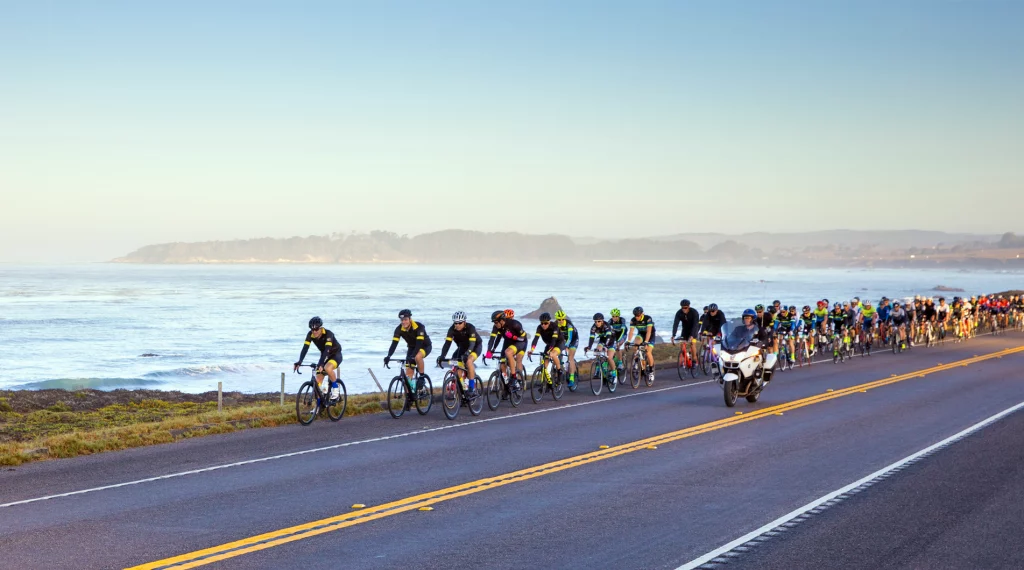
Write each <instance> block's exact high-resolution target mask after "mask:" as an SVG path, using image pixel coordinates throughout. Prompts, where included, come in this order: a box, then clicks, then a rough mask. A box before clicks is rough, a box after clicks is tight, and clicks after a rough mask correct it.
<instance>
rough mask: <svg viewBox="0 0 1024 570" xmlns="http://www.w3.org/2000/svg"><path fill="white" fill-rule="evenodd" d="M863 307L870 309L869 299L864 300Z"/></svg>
mask: <svg viewBox="0 0 1024 570" xmlns="http://www.w3.org/2000/svg"><path fill="white" fill-rule="evenodd" d="M864 306H865V307H870V306H871V300H870V299H864Z"/></svg>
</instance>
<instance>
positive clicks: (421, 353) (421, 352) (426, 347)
mask: <svg viewBox="0 0 1024 570" xmlns="http://www.w3.org/2000/svg"><path fill="white" fill-rule="evenodd" d="M417 345H418V350H417V351H416V370H417V371H418V372H419V373H420V374H423V372H424V370H425V364H424V361H425V360H426V359H427V355H428V354H430V350H431V346H430V343H429V342H422V343H417Z"/></svg>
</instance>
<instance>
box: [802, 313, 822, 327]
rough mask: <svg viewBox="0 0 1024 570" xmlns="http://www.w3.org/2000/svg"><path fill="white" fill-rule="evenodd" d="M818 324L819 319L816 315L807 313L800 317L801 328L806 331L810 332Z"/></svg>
mask: <svg viewBox="0 0 1024 570" xmlns="http://www.w3.org/2000/svg"><path fill="white" fill-rule="evenodd" d="M817 322H818V319H817V317H815V316H814V314H813V313H811V312H806V313H803V314H801V315H800V326H801V327H803V329H804V330H808V331H809V330H811V329H813V328H814V325H815V324H816V323H817Z"/></svg>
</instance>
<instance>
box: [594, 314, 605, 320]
mask: <svg viewBox="0 0 1024 570" xmlns="http://www.w3.org/2000/svg"><path fill="white" fill-rule="evenodd" d="M594 320H595V321H603V320H604V313H594Z"/></svg>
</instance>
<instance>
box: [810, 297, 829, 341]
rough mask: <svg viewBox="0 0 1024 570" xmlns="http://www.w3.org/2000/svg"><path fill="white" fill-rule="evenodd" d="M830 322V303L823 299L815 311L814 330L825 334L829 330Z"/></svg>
mask: <svg viewBox="0 0 1024 570" xmlns="http://www.w3.org/2000/svg"><path fill="white" fill-rule="evenodd" d="M828 320H829V317H828V301H826V300H824V299H822V300H821V301H818V303H817V305H816V306H815V309H814V330H817V331H821V333H822V334H825V333H826V332H827V330H826V329H827V328H828Z"/></svg>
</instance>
